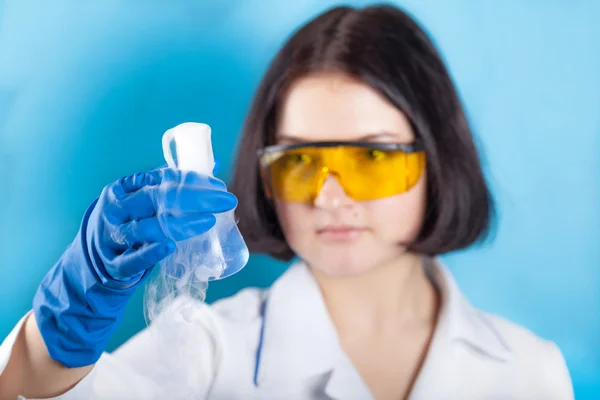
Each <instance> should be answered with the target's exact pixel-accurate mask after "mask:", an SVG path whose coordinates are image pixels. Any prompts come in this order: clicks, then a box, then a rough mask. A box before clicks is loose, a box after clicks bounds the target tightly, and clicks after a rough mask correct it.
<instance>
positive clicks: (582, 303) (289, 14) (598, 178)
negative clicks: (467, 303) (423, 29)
mask: <svg viewBox="0 0 600 400" xmlns="http://www.w3.org/2000/svg"><path fill="white" fill-rule="evenodd" d="M350 3H351V4H355V5H364V4H367V3H369V2H360V1H354V2H350ZM333 4H338V3H336V2H332V1H318V0H298V1H294V2H289V3H288V2H287V1H284V0H281V1H275V0H273V1H269V0H244V1H241V0H229V1H223V2H217V1H197V0H194V1H173V0H172V1H168V2H167V1H144V2H142V1H110V0H104V1H86V2H80V1H60V0H59V1H54V2H45V1H37V2H34V1H27V0H11V1H5V2H1V0H0V193H1V195H0V337H4V336H5V335H6V334H8V332H9V331H10V329H11V327H12V326H13V325H14V324H15V323H16V322H17V320H18V319H19V318H20V317H21V316H22V315H23V314H24V313H25V312H26V311H27V310H28V309H29V308H30V304H31V298H32V295H33V293H34V290H35V288H36V285H37V283H38V282H39V281H40V280H41V278H42V276H43V275H44V274H45V272H46V271H47V270H48V268H50V266H51V265H52V264H53V262H54V261H55V260H56V259H57V258H58V257H59V256H60V254H61V252H62V251H63V249H64V248H65V246H66V245H67V244H68V243H69V241H70V240H71V238H72V237H73V236H74V235H75V233H76V231H77V228H78V224H79V220H80V217H81V216H82V214H83V212H84V210H85V209H86V207H87V205H88V204H89V203H90V202H91V201H92V200H93V199H94V197H95V196H96V195H98V194H99V192H100V190H101V189H102V187H103V186H104V185H105V184H107V183H109V182H111V181H113V180H114V179H116V178H118V177H119V176H121V175H124V174H129V173H133V172H136V171H140V170H146V169H149V168H152V167H154V166H157V165H160V164H162V163H163V160H162V155H161V146H160V138H161V135H162V133H163V131H165V130H166V129H168V128H170V127H172V126H174V125H176V124H178V123H180V122H184V121H201V122H206V123H209V124H210V125H211V126H212V127H213V129H214V145H215V151H216V155H217V157H218V158H219V159H220V160H221V164H222V168H221V173H220V176H221V178H223V179H227V178H228V177H229V173H230V171H231V167H230V166H231V162H232V158H233V154H232V143H234V142H236V141H237V137H238V133H239V131H240V125H241V123H242V120H243V118H244V114H245V112H246V110H247V107H248V104H249V101H250V98H251V96H252V93H253V90H254V89H255V88H256V86H257V83H258V81H259V79H260V77H261V74H262V73H263V71H264V69H265V67H266V65H267V63H268V62H269V60H270V59H271V57H272V56H273V55H274V53H275V52H276V50H277V49H278V46H280V45H281V44H282V43H283V41H284V40H285V38H286V36H287V35H288V34H289V33H290V32H291V31H292V30H293V29H294V28H296V27H297V26H298V25H299V24H301V23H302V22H304V21H305V20H306V19H307V18H310V17H311V16H314V15H315V14H316V13H318V12H320V11H322V10H323V9H324V8H326V7H329V6H331V5H333ZM397 4H400V5H404V6H406V7H407V8H408V9H409V10H410V11H412V12H413V13H414V14H415V15H416V17H417V18H418V19H420V20H421V21H422V22H423V23H424V24H425V25H426V26H428V28H429V31H430V32H431V33H432V34H433V36H434V37H435V40H436V41H437V43H438V45H439V46H440V48H441V50H442V52H443V54H444V57H445V58H446V60H447V61H448V63H449V66H450V69H451V71H452V74H453V76H454V77H455V80H456V82H457V84H458V86H459V88H460V92H461V95H462V97H463V99H464V101H465V103H466V107H467V109H468V112H469V115H470V118H471V120H472V123H473V126H474V128H475V130H476V132H477V135H478V136H479V140H480V142H481V145H482V147H483V148H484V149H485V150H486V158H487V166H488V167H489V168H488V169H487V174H488V177H489V179H490V182H491V183H492V185H493V189H494V192H495V195H496V197H497V199H498V203H499V211H500V213H499V214H500V223H499V226H498V228H499V230H498V234H497V236H496V239H495V241H494V242H493V243H492V244H491V245H488V246H485V247H483V248H479V249H472V250H470V251H467V252H462V253H459V254H453V255H451V256H448V257H446V258H445V259H446V261H447V262H448V263H449V265H450V266H451V267H452V269H453V270H454V272H455V274H456V276H457V279H458V281H459V283H460V284H461V286H462V288H463V289H464V291H465V292H466V293H467V295H468V296H469V297H470V298H471V299H472V301H473V302H474V303H475V304H476V305H477V306H480V307H482V308H484V309H486V310H489V311H492V312H495V313H499V314H501V315H504V316H505V317H507V318H510V319H512V320H514V321H516V322H518V323H521V324H523V325H525V326H527V327H528V328H529V329H531V330H533V331H534V332H536V333H537V334H539V335H541V336H544V337H547V338H549V339H552V340H555V341H556V342H557V343H558V344H559V345H560V347H561V348H562V350H563V352H564V353H565V355H566V358H567V361H568V364H569V367H570V369H571V373H572V376H573V379H574V383H575V386H576V391H577V393H576V394H577V398H580V399H586V398H589V399H592V398H594V399H598V398H600V247H599V245H600V161H599V160H600V74H599V73H598V72H599V71H600V46H599V45H598V40H599V38H600V24H598V23H597V21H598V19H599V18H598V17H600V2H598V1H595V0H588V1H585V0H572V1H566V0H563V1H561V0H545V1H542V0H507V1H502V2H492V1H480V0H412V1H408V0H407V1H398V2H397ZM284 268H285V265H282V264H280V263H277V262H274V261H272V260H270V259H268V258H266V257H263V256H254V257H252V259H251V262H250V264H249V266H248V267H247V268H246V269H245V270H243V272H241V273H240V274H239V275H237V276H235V277H233V278H231V279H229V280H227V281H224V282H219V283H216V284H214V285H212V286H211V288H210V290H209V301H213V300H215V299H217V298H220V297H223V296H228V295H231V294H233V293H234V292H236V291H238V290H239V289H240V288H242V287H245V286H248V285H257V286H267V285H269V284H270V283H271V282H272V281H273V280H274V279H275V278H276V277H277V276H278V275H279V274H280V273H281V272H282V271H283V270H284ZM143 326H144V321H143V316H142V303H141V292H140V293H139V294H138V296H136V298H135V299H134V301H133V302H132V303H131V304H130V306H129V308H128V311H127V316H126V323H125V324H124V325H123V326H121V327H120V329H119V331H118V333H117V335H116V336H115V338H114V340H113V342H112V345H111V348H114V347H115V346H117V345H118V344H119V343H121V342H122V341H124V340H125V339H126V338H127V337H128V336H130V335H131V334H133V333H134V332H136V331H138V330H139V329H141V328H142V327H143Z"/></svg>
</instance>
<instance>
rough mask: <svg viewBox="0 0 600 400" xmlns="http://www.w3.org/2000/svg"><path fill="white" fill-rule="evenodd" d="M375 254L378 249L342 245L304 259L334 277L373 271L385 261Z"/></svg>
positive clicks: (314, 267)
mask: <svg viewBox="0 0 600 400" xmlns="http://www.w3.org/2000/svg"><path fill="white" fill-rule="evenodd" d="M373 254H377V251H376V250H374V249H369V250H368V249H365V248H363V247H362V246H354V247H347V246H340V247H338V248H337V249H332V248H331V246H328V247H326V248H325V249H323V251H320V252H316V254H315V253H313V254H310V255H308V257H306V258H304V260H305V261H306V263H307V264H308V265H310V267H311V269H313V270H315V271H318V272H319V273H321V274H324V275H327V276H330V277H332V278H348V277H354V276H359V275H363V274H366V273H368V272H370V271H373V270H374V269H376V268H377V266H378V265H381V264H383V263H384V262H385V260H383V259H380V257H376V258H374V257H372V256H371V255H373ZM379 254H381V253H379Z"/></svg>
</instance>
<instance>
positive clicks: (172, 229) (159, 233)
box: [111, 213, 216, 248]
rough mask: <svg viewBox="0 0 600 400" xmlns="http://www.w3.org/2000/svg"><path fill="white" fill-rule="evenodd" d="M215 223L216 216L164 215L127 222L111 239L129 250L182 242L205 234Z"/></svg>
mask: <svg viewBox="0 0 600 400" xmlns="http://www.w3.org/2000/svg"><path fill="white" fill-rule="evenodd" d="M215 222H216V218H215V217H214V215H212V214H205V213H196V214H184V215H181V216H173V215H164V216H162V217H160V218H147V219H142V220H133V221H130V222H127V223H125V224H123V225H121V226H119V227H118V228H117V229H116V230H115V232H113V233H112V234H111V237H112V238H113V240H114V241H115V242H116V243H117V244H125V245H127V246H128V247H129V248H135V247H139V246H141V245H143V244H144V243H154V242H162V241H164V240H166V239H171V240H173V241H176V242H180V241H182V240H186V239H189V238H191V237H194V236H198V235H201V234H203V233H205V232H206V231H208V230H209V229H210V228H212V227H213V226H214V224H215Z"/></svg>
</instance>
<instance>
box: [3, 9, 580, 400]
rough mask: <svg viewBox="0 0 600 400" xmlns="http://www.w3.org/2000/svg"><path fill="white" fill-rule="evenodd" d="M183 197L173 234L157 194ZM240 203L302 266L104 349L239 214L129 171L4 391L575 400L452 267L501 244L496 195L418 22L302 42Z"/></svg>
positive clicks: (348, 24) (540, 353) (371, 15)
mask: <svg viewBox="0 0 600 400" xmlns="http://www.w3.org/2000/svg"><path fill="white" fill-rule="evenodd" d="M159 188H161V190H162V192H159ZM172 190H173V191H174V190H177V192H176V193H178V194H179V197H177V196H175V197H173V198H172V199H173V203H172V204H171V205H172V206H173V207H177V209H179V210H181V211H183V215H181V214H173V215H171V214H169V216H168V218H170V219H169V221H168V222H169V224H168V226H169V231H170V232H169V234H166V233H165V232H164V231H162V230H161V229H160V226H161V225H160V224H159V222H157V220H158V217H160V215H157V214H158V213H157V208H156V203H157V202H156V201H155V199H156V196H159V195H163V196H165V195H166V196H169V195H170V194H172V192H171V191H172ZM232 192H233V193H234V194H235V196H236V197H237V199H239V207H238V208H237V213H238V216H239V218H240V223H239V226H240V229H241V231H242V233H243V235H244V238H245V240H246V242H247V244H248V246H249V248H250V250H251V251H253V252H262V253H268V254H270V255H272V256H274V257H275V258H278V259H280V260H291V259H292V258H294V257H295V256H297V257H298V258H299V259H300V260H301V261H299V262H297V263H296V264H294V265H293V266H292V267H291V268H290V269H289V270H288V271H287V272H286V273H285V274H284V275H283V276H282V277H280V278H279V280H278V281H277V282H276V283H275V284H274V285H273V287H272V288H270V289H269V290H266V291H261V290H256V289H247V290H244V291H242V292H241V293H239V294H238V295H236V296H234V297H232V298H229V299H225V300H222V301H220V302H218V303H216V304H214V305H212V306H208V305H204V304H200V303H197V304H194V305H193V318H191V319H190V318H188V317H189V315H188V316H186V318H182V319H179V320H175V319H172V320H170V321H169V322H167V320H166V318H165V319H164V320H161V318H160V317H159V318H158V320H156V321H155V323H153V324H152V325H151V327H150V328H148V329H146V330H144V331H143V332H142V333H140V334H139V335H137V336H135V337H134V338H132V339H131V340H130V341H129V342H128V343H126V344H125V345H124V346H122V347H121V348H120V349H118V350H117V351H116V352H114V353H113V354H107V353H103V350H104V348H105V346H106V343H107V341H108V339H109V338H110V335H111V334H112V332H113V331H114V329H115V327H116V326H117V324H118V323H119V321H120V318H121V316H122V312H123V308H124V306H125V304H126V303H127V300H128V298H129V297H130V296H131V294H132V292H133V291H134V290H135V289H136V288H137V287H138V286H139V285H140V284H141V283H142V282H143V281H144V279H145V278H146V276H147V275H148V273H149V271H150V270H151V269H152V267H153V266H154V265H155V264H156V263H157V262H159V261H160V260H162V259H164V258H165V257H167V256H168V255H169V254H170V253H171V252H172V251H173V249H174V248H175V243H176V242H177V241H179V240H183V239H186V238H188V237H190V236H194V235H196V234H200V233H203V232H205V231H207V230H208V229H209V228H210V227H211V226H212V224H214V217H213V214H214V213H218V212H224V211H227V210H231V209H233V208H234V207H235V206H236V197H234V196H233V195H232V194H230V193H227V192H226V191H225V189H224V186H223V185H222V183H220V182H218V181H216V180H213V179H209V180H207V179H206V178H203V177H201V176H193V175H188V176H186V177H185V179H182V176H181V175H180V173H178V172H177V171H174V170H170V169H164V170H157V171H150V172H148V173H143V174H137V175H135V176H131V177H126V178H123V179H121V180H119V181H117V182H115V183H113V184H111V185H109V186H107V187H106V188H105V190H104V191H103V193H102V195H101V196H100V198H99V199H98V200H97V201H96V202H94V204H93V205H92V206H91V207H90V209H89V211H88V212H87V213H86V215H85V217H84V219H83V223H82V227H81V230H80V232H79V234H78V236H77V238H76V240H75V241H74V242H73V244H72V245H71V246H70V247H69V248H68V249H67V251H66V252H65V253H64V254H63V256H62V258H61V259H60V260H59V262H58V263H57V264H56V265H55V266H54V268H53V269H52V270H51V271H50V273H49V274H48V275H47V276H46V278H45V279H44V281H43V282H42V284H41V285H40V288H39V289H38V292H37V294H36V297H35V300H34V306H33V312H32V313H31V314H29V315H27V316H25V317H24V318H23V320H22V321H21V322H20V323H19V325H18V326H17V327H16V328H15V329H14V331H13V332H12V333H11V335H10V336H9V337H8V338H7V340H6V341H5V342H4V344H3V345H2V348H1V350H0V355H1V357H0V368H3V372H2V375H0V388H1V389H0V393H1V394H2V395H3V397H2V398H15V397H16V396H17V395H18V394H21V395H24V396H26V397H36V398H48V397H52V396H58V398H61V399H75V398H86V399H90V398H101V399H109V398H110V399H112V398H128V399H136V398H140V399H141V398H143V399H148V398H211V399H212V398H214V399H233V398H254V397H256V398H261V399H262V398H273V399H281V398H294V399H296V398H297V399H325V398H328V399H329V398H331V399H353V398H355V399H369V398H377V399H402V398H411V399H491V398H498V399H508V398H511V399H571V398H573V393H572V388H571V382H570V378H569V373H568V371H567V368H566V366H565V362H564V360H563V357H562V355H561V352H560V350H559V349H558V348H557V347H556V345H554V344H553V343H552V342H548V341H545V340H542V339H540V338H537V337H536V336H535V335H533V334H532V333H530V332H528V331H527V330H525V329H523V328H521V327H518V326H516V325H514V324H512V323H510V322H508V321H505V320H503V319H501V318H499V317H496V316H492V315H489V314H486V313H484V312H482V311H479V310H477V309H476V308H474V307H473V306H472V305H470V304H469V302H468V301H467V300H466V299H465V298H464V296H463V295H462V294H461V292H460V290H459V288H458V287H457V285H456V283H455V282H454V280H453V279H452V276H451V274H450V272H449V270H448V269H446V268H445V267H444V266H443V265H441V264H440V263H439V262H438V261H437V258H436V256H437V255H440V254H444V253H447V252H450V251H454V250H458V249H463V248H466V247H468V246H470V245H471V244H473V243H475V242H476V241H478V240H480V239H482V238H483V237H484V236H485V234H486V233H487V231H488V227H489V226H490V217H491V214H492V202H491V199H490V195H489V193H488V189H487V187H486V184H485V181H484V178H483V174H482V172H481V168H480V165H479V160H478V155H477V153H476V149H475V146H474V144H473V139H472V137H471V133H470V130H469V126H468V124H467V121H466V118H465V116H464V113H463V110H462V109H461V105H460V101H459V99H458V96H457V94H456V91H455V88H454V86H453V83H452V81H451V78H450V77H449V74H448V72H447V70H446V68H445V66H444V64H443V62H442V61H441V59H440V56H439V54H438V53H437V51H436V50H435V48H434V46H433V45H432V43H431V42H430V40H429V39H428V37H427V35H426V34H425V33H424V32H423V30H421V28H419V27H418V25H417V24H416V23H415V22H414V21H413V20H412V19H411V18H410V17H409V16H408V15H407V14H405V13H404V12H402V11H401V10H398V9H396V8H393V7H390V6H374V7H367V8H364V9H353V8H349V7H338V8H335V9H332V10H330V11H328V12H326V13H324V14H322V15H320V16H319V17H317V18H316V19H314V20H313V21H311V22H309V23H308V24H307V25H306V26H304V27H303V28H301V29H300V30H299V31H298V32H297V33H296V34H295V35H294V36H293V37H292V38H291V39H290V40H289V41H288V42H287V43H286V44H285V46H284V47H283V48H282V49H281V51H280V52H279V54H278V55H277V56H276V58H275V60H274V61H273V62H272V64H271V66H270V68H269V69H268V71H267V73H266V76H265V78H264V80H263V82H262V84H261V85H260V87H259V88H258V92H257V94H256V97H255V99H254V103H253V105H252V107H251V110H250V112H249V115H248V119H247V121H246V125H245V127H244V131H243V136H242V141H241V145H240V149H239V155H238V159H237V164H236V170H235V177H234V182H233V190H232ZM165 193H166V194H165ZM165 198H168V197H165ZM114 229H122V230H123V231H124V232H130V233H131V234H130V236H129V237H127V238H126V240H125V242H126V243H125V244H124V245H123V244H119V243H117V242H116V241H115V240H114V235H110V234H109V233H107V232H111V230H114ZM186 321H188V322H186ZM189 321H193V322H189ZM158 331H162V332H163V334H164V333H165V332H166V333H168V335H170V336H165V335H156V334H154V333H156V332H158ZM167 338H168V339H167Z"/></svg>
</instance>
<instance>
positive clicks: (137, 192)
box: [33, 168, 237, 368]
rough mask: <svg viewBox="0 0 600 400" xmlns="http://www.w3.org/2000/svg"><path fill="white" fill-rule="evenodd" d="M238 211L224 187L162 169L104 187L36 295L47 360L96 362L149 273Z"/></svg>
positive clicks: (68, 363) (73, 364)
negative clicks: (179, 244) (180, 244)
mask: <svg viewBox="0 0 600 400" xmlns="http://www.w3.org/2000/svg"><path fill="white" fill-rule="evenodd" d="M236 205H237V199H236V198H235V196H234V195H233V194H231V193H228V192H227V191H226V188H225V185H224V184H223V182H221V181H219V180H217V179H214V178H209V177H206V176H201V175H198V174H195V173H191V172H187V173H182V172H180V171H177V170H173V169H168V168H167V169H158V170H153V171H150V172H147V173H140V174H136V175H132V176H128V177H125V178H122V179H119V180H118V181H116V182H114V183H112V184H110V185H108V186H106V187H105V188H104V190H103V191H102V194H101V195H100V197H99V198H98V199H97V200H96V201H94V203H92V205H91V206H90V207H89V208H88V210H87V212H86V213H85V216H84V218H83V221H82V224H81V227H80V229H79V232H78V234H77V236H76V238H75V240H74V241H73V242H72V243H71V245H70V246H69V247H68V248H67V250H66V251H65V252H64V253H63V255H62V257H61V258H60V259H59V261H58V262H57V263H56V264H55V265H54V266H53V268H52V269H51V270H50V271H49V272H48V274H47V275H46V276H45V278H44V279H43V281H42V283H41V284H40V286H39V288H38V290H37V292H36V295H35V297H34V301H33V310H34V313H35V318H36V321H37V324H38V327H39V329H40V332H41V334H42V337H43V338H44V342H45V344H46V347H47V349H48V352H49V354H50V357H51V358H52V359H54V360H56V361H58V362H60V363H62V364H63V365H65V366H67V367H71V368H72V367H80V366H85V365H91V364H94V363H95V362H96V361H97V360H98V358H99V357H100V355H101V354H102V352H103V351H104V349H105V348H106V345H107V343H108V341H109V339H110V337H111V336H112V334H113V332H114V330H115V329H116V327H117V326H118V324H119V322H120V320H121V318H122V316H123V312H124V310H125V306H126V304H127V301H128V300H129V298H130V297H131V296H132V294H133V293H134V291H135V289H136V288H137V287H138V286H139V285H140V283H141V282H142V281H143V280H144V278H145V277H147V276H148V275H149V273H150V272H151V269H152V267H153V266H154V265H155V264H157V263H158V262H159V261H161V260H163V259H164V258H165V257H167V256H168V255H169V254H171V253H172V252H173V250H174V249H175V247H176V245H175V242H176V241H181V240H185V239H188V238H190V237H193V236H196V235H200V234H202V233H205V232H206V231H208V230H209V229H210V228H211V227H212V226H213V225H214V224H215V217H214V215H213V214H215V213H221V212H226V211H229V210H232V209H233V208H235V206H236Z"/></svg>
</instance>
